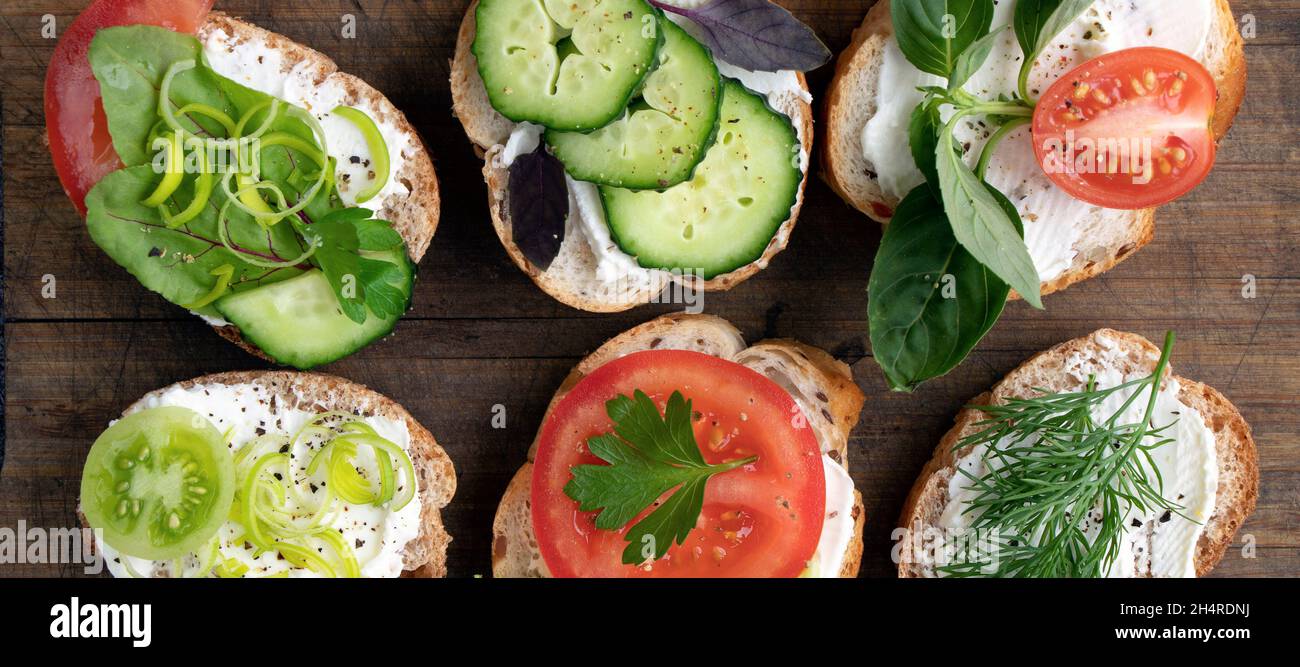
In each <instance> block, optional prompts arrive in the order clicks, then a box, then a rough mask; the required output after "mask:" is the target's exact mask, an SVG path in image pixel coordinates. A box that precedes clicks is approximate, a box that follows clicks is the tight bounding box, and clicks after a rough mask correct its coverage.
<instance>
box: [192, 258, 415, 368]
mask: <svg viewBox="0 0 1300 667" xmlns="http://www.w3.org/2000/svg"><path fill="white" fill-rule="evenodd" d="M363 254H366V255H367V256H369V257H371V258H373V259H382V260H384V261H388V262H393V263H395V264H397V265H398V267H400V268H401V269H402V273H403V276H404V277H405V280H404V281H403V282H402V284H401V285H397V284H394V286H395V287H400V288H401V289H402V291H403V293H404V294H405V295H406V299H407V304H408V306H409V304H410V298H411V291H412V289H411V288H412V284H413V283H414V279H415V267H414V266H413V265H412V264H411V262H410V261H409V260H408V259H407V258H406V254H405V251H404V250H402V249H398V250H395V251H392V252H387V253H373V254H372V253H363ZM216 307H217V311H218V312H220V313H221V316H222V317H223V318H224V319H226V320H227V321H229V322H230V323H231V324H234V325H235V326H237V327H239V332H240V334H241V335H242V336H243V337H244V339H245V340H247V341H248V342H250V343H252V344H254V345H256V346H257V347H258V348H259V349H260V350H262V351H263V352H265V353H266V354H267V356H269V357H271V358H272V359H274V360H275V361H276V362H278V363H281V364H284V365H286V366H293V367H295V368H298V369H301V370H306V369H309V368H314V367H316V366H320V365H322V364H328V363H330V362H332V361H337V360H339V359H342V358H343V357H346V356H348V355H350V354H352V353H353V352H356V351H357V350H360V349H361V348H363V347H365V346H367V345H369V344H370V343H373V342H374V341H376V340H378V339H379V338H382V337H384V336H386V335H388V334H389V333H390V332H391V331H392V330H393V327H394V326H395V325H396V324H397V320H398V318H397V317H393V318H390V319H381V318H379V317H376V316H375V314H374V313H369V316H368V317H366V321H365V323H363V324H357V323H356V322H353V321H352V320H350V319H348V316H347V315H344V314H343V311H341V310H339V306H338V300H337V299H336V298H335V296H334V290H333V289H331V288H330V284H329V280H328V279H326V278H325V274H324V273H321V272H320V271H319V270H318V269H312V270H311V271H307V272H306V273H303V274H302V275H300V276H297V277H294V278H290V279H289V280H285V281H282V282H278V283H275V284H273V285H266V286H264V287H259V288H257V289H252V290H248V291H246V292H239V293H237V294H231V295H230V296H227V297H224V298H222V299H221V300H219V301H217V303H216ZM367 312H368V311H367Z"/></svg>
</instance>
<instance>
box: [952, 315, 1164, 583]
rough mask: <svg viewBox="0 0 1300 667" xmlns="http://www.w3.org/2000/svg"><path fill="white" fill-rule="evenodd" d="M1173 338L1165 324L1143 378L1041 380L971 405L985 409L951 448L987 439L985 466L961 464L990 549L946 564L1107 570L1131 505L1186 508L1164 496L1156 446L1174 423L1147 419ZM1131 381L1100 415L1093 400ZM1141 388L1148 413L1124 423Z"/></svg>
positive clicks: (1073, 573) (971, 568)
mask: <svg viewBox="0 0 1300 667" xmlns="http://www.w3.org/2000/svg"><path fill="white" fill-rule="evenodd" d="M1173 345H1174V334H1173V332H1169V333H1168V334H1166V335H1165V343H1164V347H1163V349H1162V351H1161V355H1160V361H1159V363H1157V364H1156V369H1155V373H1153V374H1152V375H1151V376H1149V377H1146V378H1143V379H1139V380H1132V381H1129V382H1125V383H1123V384H1120V385H1117V386H1114V387H1110V388H1106V389H1099V388H1098V387H1097V384H1096V378H1095V376H1091V377H1089V379H1088V382H1087V384H1086V385H1085V388H1084V389H1083V390H1082V391H1078V392H1071V393H1049V392H1048V391H1047V390H1044V389H1035V391H1036V392H1038V393H1039V394H1041V395H1039V396H1036V397H1033V398H1014V399H1009V400H1007V401H1006V402H1005V403H1004V404H1003V405H988V406H972V407H974V408H975V409H977V410H980V411H983V412H984V413H986V414H987V415H989V417H988V419H985V420H983V421H981V422H979V423H978V424H977V426H979V427H982V428H981V429H980V430H979V431H978V432H977V433H974V434H972V435H970V436H968V437H966V438H963V439H962V440H961V442H959V443H958V444H957V446H956V447H955V449H956V450H964V449H966V448H968V447H981V446H982V447H983V448H984V449H983V454H982V458H983V463H984V467H985V469H986V470H987V472H986V473H985V474H984V475H983V476H981V477H978V478H977V477H976V476H975V475H973V474H971V473H969V472H967V471H966V470H964V469H961V468H959V469H958V471H959V472H960V473H961V474H962V475H965V476H966V477H967V478H968V479H969V480H970V481H971V486H970V487H969V488H971V489H972V490H974V491H976V492H977V495H976V496H975V497H974V498H973V499H972V500H970V501H969V504H968V507H966V508H965V510H964V511H963V514H967V515H974V517H975V518H974V520H973V522H972V526H971V529H972V530H973V531H974V532H975V534H977V535H985V536H991V540H990V543H988V544H985V545H983V547H982V548H983V549H984V550H986V551H989V552H992V553H983V554H972V553H971V552H970V550H969V548H967V549H966V550H964V551H963V552H961V553H958V554H957V559H956V562H955V563H954V564H952V565H948V566H944V567H941V568H940V571H941V572H943V573H944V574H946V575H948V576H954V577H970V576H995V577H1054V578H1066V577H1100V576H1105V575H1106V573H1107V572H1109V570H1110V568H1111V566H1112V565H1114V563H1115V561H1116V560H1117V558H1118V557H1119V553H1120V548H1121V540H1122V538H1123V535H1124V523H1125V522H1126V521H1127V520H1128V516H1129V514H1130V512H1132V511H1133V510H1137V511H1139V512H1141V513H1146V512H1149V511H1151V510H1152V509H1155V508H1159V509H1164V510H1167V511H1170V512H1174V513H1178V514H1180V515H1181V510H1182V509H1183V507H1181V506H1179V505H1177V504H1175V503H1172V502H1170V501H1168V500H1166V499H1165V498H1164V497H1163V495H1162V490H1163V486H1164V480H1163V479H1162V478H1161V476H1160V469H1159V467H1158V466H1156V463H1155V461H1154V459H1153V458H1152V455H1151V453H1152V451H1153V450H1155V449H1157V448H1159V447H1162V446H1164V445H1167V444H1170V443H1171V442H1173V439H1172V438H1169V437H1165V432H1166V431H1167V430H1168V429H1169V428H1170V427H1171V426H1173V423H1170V424H1166V425H1164V426H1161V427H1156V426H1155V425H1153V424H1152V423H1151V421H1152V415H1153V413H1154V411H1155V407H1156V398H1157V396H1158V395H1159V393H1160V386H1161V384H1162V378H1163V376H1164V372H1165V369H1166V368H1167V367H1168V365H1169V356H1170V353H1171V352H1172V351H1173ZM1128 390H1134V391H1133V393H1132V394H1131V395H1130V396H1129V397H1128V398H1127V399H1126V400H1125V402H1124V404H1123V405H1122V406H1121V407H1120V408H1119V409H1118V410H1116V411H1115V413H1114V414H1112V415H1110V417H1108V418H1106V419H1105V420H1104V421H1101V422H1100V423H1098V422H1097V420H1095V419H1094V417H1093V410H1094V408H1095V407H1096V406H1098V405H1100V404H1102V402H1103V401H1105V400H1106V399H1107V398H1109V397H1110V396H1112V395H1114V394H1116V393H1117V392H1122V391H1128ZM1144 393H1145V394H1147V395H1148V398H1147V405H1146V413H1145V416H1144V418H1143V419H1142V421H1141V422H1140V423H1135V424H1134V423H1120V420H1121V418H1122V417H1123V415H1124V413H1125V412H1126V411H1128V409H1129V408H1130V407H1131V406H1132V405H1133V404H1134V403H1135V402H1136V401H1137V400H1138V399H1139V397H1141V396H1142V395H1143V394H1144ZM1148 438H1151V439H1152V440H1151V441H1150V442H1147V440H1148ZM1148 470H1149V471H1152V472H1154V476H1155V484H1152V482H1151V480H1150V479H1149V478H1148V475H1147V471H1148ZM1094 524H1095V525H1094ZM972 556H975V557H972Z"/></svg>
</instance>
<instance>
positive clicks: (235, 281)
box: [86, 165, 302, 312]
mask: <svg viewBox="0 0 1300 667" xmlns="http://www.w3.org/2000/svg"><path fill="white" fill-rule="evenodd" d="M157 184H158V175H157V174H156V173H154V170H153V167H151V166H149V165H140V166H136V167H128V168H126V169H120V170H118V171H115V172H113V173H111V174H109V175H108V176H105V177H104V178H103V180H101V181H100V182H99V183H98V184H97V185H95V187H94V188H93V189H92V190H91V191H90V193H89V194H88V195H87V196H86V228H87V230H88V231H89V232H90V237H91V239H92V240H94V241H95V244H96V245H98V246H99V247H100V248H103V249H104V252H106V253H108V256H109V257H111V258H113V261H115V262H117V263H118V264H119V265H121V266H122V268H125V269H126V270H127V271H128V272H130V273H131V275H133V276H135V278H136V280H139V281H140V284H141V285H144V286H145V287H146V288H148V289H150V290H153V291H154V292H157V293H158V294H160V295H162V296H163V298H165V299H167V300H168V301H170V302H172V303H176V304H183V303H193V302H195V301H198V300H199V299H200V298H201V297H203V296H205V295H207V294H208V293H209V292H210V291H211V290H212V284H213V277H212V274H211V272H212V270H213V269H215V268H217V267H219V266H222V265H223V264H229V265H231V266H232V267H234V269H235V272H234V275H232V276H231V281H230V290H231V291H232V292H238V291H242V290H246V289H251V288H253V287H257V286H259V285H265V284H270V283H273V282H278V281H280V280H285V279H288V278H292V277H293V276H296V275H298V274H299V273H301V271H300V270H299V269H296V268H284V269H265V268H262V267H257V266H253V265H251V264H248V263H247V262H245V261H243V259H242V256H241V255H238V254H236V253H233V252H230V251H229V250H227V249H226V248H225V246H223V245H222V243H221V239H220V237H219V236H218V234H217V209H218V208H220V207H221V205H222V204H224V203H225V201H226V199H225V195H224V193H222V191H221V189H220V188H217V190H216V191H215V192H213V193H212V202H211V205H209V206H208V208H207V209H206V210H205V211H204V212H203V213H202V214H200V215H199V217H198V218H196V219H194V220H193V221H191V222H190V223H189V224H187V225H185V226H184V227H181V228H179V229H167V226H166V225H165V224H164V223H163V221H162V218H161V217H160V216H159V213H158V210H157V209H154V208H150V207H148V206H145V205H143V204H141V203H140V202H141V201H142V200H143V199H145V198H146V197H148V196H149V193H151V192H153V190H154V188H155V187H156V186H157ZM189 187H192V186H191V185H189V184H187V185H185V186H183V187H182V190H185V189H186V188H189ZM182 196H184V197H186V198H188V197H190V193H189V192H188V191H185V192H184V193H183V195H182ZM242 215H243V214H242V213H238V212H236V213H235V214H232V215H231V218H232V221H231V224H230V226H229V234H230V241H231V243H233V244H235V245H237V246H238V247H240V248H243V249H245V250H248V251H250V252H255V253H258V254H260V255H264V256H266V258H267V259H280V260H282V259H286V258H293V257H295V256H297V255H298V254H299V253H301V252H302V247H301V246H300V245H298V239H297V236H296V235H295V234H294V233H293V231H292V230H291V229H290V228H289V225H287V224H284V225H275V226H273V227H270V228H268V229H266V230H263V229H261V228H260V227H259V226H258V225H257V224H256V223H254V222H253V220H252V219H251V218H246V217H242V218H241V217H239V216H242ZM254 230H256V231H254ZM214 312H215V311H214Z"/></svg>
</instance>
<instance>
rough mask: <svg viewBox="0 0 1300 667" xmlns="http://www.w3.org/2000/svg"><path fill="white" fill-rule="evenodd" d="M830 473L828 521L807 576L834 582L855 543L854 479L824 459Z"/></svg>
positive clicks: (827, 480)
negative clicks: (853, 542)
mask: <svg viewBox="0 0 1300 667" xmlns="http://www.w3.org/2000/svg"><path fill="white" fill-rule="evenodd" d="M822 467H823V468H825V470H826V519H825V521H824V522H823V523H822V536H821V539H819V540H818V541H817V551H816V552H815V553H814V554H813V557H812V561H811V562H809V563H808V570H807V572H806V574H807V576H810V577H818V578H822V579H834V578H836V577H838V576H840V569H841V568H843V567H844V552H845V550H846V549H848V548H849V542H851V541H853V523H854V522H853V479H852V478H851V477H849V473H848V472H847V471H845V470H844V466H842V465H840V464H838V463H836V462H835V461H833V460H831V457H829V456H827V455H825V454H823V455H822Z"/></svg>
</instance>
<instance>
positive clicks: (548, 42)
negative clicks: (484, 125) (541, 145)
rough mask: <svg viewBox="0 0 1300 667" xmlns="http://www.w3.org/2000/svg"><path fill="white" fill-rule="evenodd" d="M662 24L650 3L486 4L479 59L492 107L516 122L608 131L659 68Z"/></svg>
mask: <svg viewBox="0 0 1300 667" xmlns="http://www.w3.org/2000/svg"><path fill="white" fill-rule="evenodd" d="M658 16H659V12H658V11H657V10H655V9H653V8H651V7H650V5H648V4H646V2H645V0H480V2H479V4H478V10H477V12H476V14H475V20H476V22H477V28H476V31H475V35H474V45H473V51H474V56H475V58H477V59H478V71H479V75H480V76H482V77H483V84H484V86H486V88H487V94H488V100H489V101H490V102H491V103H492V107H493V108H495V109H496V110H497V111H498V112H500V113H501V115H503V116H505V117H506V118H509V119H510V120H513V121H515V122H523V121H529V122H533V123H539V124H541V125H545V126H546V127H549V128H554V129H557V130H570V131H589V130H594V129H597V128H600V127H604V126H605V125H608V124H609V123H610V122H612V121H613V120H615V119H616V118H618V117H619V115H621V114H622V113H623V110H624V109H625V108H627V104H628V101H629V100H630V99H632V96H633V94H634V93H635V92H636V90H637V88H638V87H640V85H641V83H642V82H643V81H644V80H645V78H646V75H648V74H649V73H650V70H651V69H652V68H653V67H654V64H655V54H656V53H657V51H658V49H659V45H660V43H661V41H662V39H663V37H662V31H661V30H659V29H658ZM561 42H564V43H563V44H560V43H561ZM562 52H563V53H562Z"/></svg>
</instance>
